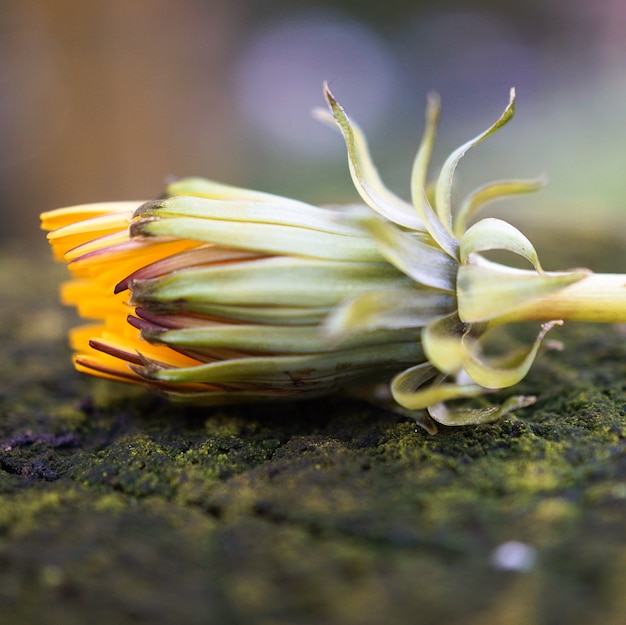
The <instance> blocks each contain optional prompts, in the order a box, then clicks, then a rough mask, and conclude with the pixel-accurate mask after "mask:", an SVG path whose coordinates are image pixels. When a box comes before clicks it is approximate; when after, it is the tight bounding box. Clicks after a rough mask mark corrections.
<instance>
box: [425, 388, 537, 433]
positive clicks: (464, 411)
mask: <svg viewBox="0 0 626 625" xmlns="http://www.w3.org/2000/svg"><path fill="white" fill-rule="evenodd" d="M536 400H537V398H536V397H533V396H532V395H515V396H513V397H509V398H508V399H507V400H506V401H505V402H504V403H503V404H502V405H501V406H489V407H488V408H457V409H450V408H448V407H447V406H446V405H445V404H444V403H439V404H435V405H433V406H430V407H429V408H428V412H429V414H430V416H431V417H432V418H433V419H434V420H435V421H436V422H437V423H441V425H448V426H459V425H479V424H481V423H491V422H492V421H497V420H498V419H500V418H501V417H503V416H504V415H506V414H508V413H509V412H513V411H514V410H519V409H520V408H526V407H527V406H531V405H532V404H534V403H535V401H536Z"/></svg>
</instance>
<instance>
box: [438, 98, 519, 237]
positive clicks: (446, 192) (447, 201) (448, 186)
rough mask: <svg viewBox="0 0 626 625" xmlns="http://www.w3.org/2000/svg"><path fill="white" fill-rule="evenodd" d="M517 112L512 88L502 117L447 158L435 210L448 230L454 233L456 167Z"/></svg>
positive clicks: (439, 181) (441, 173)
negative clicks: (454, 181)
mask: <svg viewBox="0 0 626 625" xmlns="http://www.w3.org/2000/svg"><path fill="white" fill-rule="evenodd" d="M514 112H515V89H511V92H510V97H509V103H508V105H507V107H506V108H505V109H504V112H503V113H502V115H500V117H499V118H498V119H497V120H496V122H495V123H494V124H493V125H491V126H490V127H489V128H487V130H485V131H484V132H482V133H480V134H479V135H477V136H476V137H474V138H473V139H470V140H469V141H467V142H466V143H464V144H463V145H462V146H460V147H459V148H457V149H456V150H454V152H452V154H450V156H449V157H448V158H447V159H446V161H445V163H444V164H443V167H442V168H441V172H440V174H439V178H438V179H437V187H436V189H435V198H436V199H435V210H436V211H437V215H438V216H439V219H440V220H441V223H443V224H444V225H445V227H446V229H447V230H448V232H449V233H450V234H451V235H452V234H453V229H452V180H453V178H454V172H455V171H456V167H457V165H458V164H459V161H460V160H461V159H462V158H463V156H464V155H465V153H466V152H467V151H468V150H470V149H471V148H473V147H475V146H477V145H478V144H479V143H481V142H482V141H484V140H485V139H486V138H487V137H489V136H490V135H492V134H493V133H494V132H496V131H497V130H498V129H499V128H502V126H504V125H505V124H506V123H507V122H508V121H509V120H510V119H511V118H512V117H513V114H514Z"/></svg>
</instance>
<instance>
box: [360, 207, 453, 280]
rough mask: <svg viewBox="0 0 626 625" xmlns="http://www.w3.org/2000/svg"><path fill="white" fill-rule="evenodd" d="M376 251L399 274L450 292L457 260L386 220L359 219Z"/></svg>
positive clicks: (373, 218) (375, 218)
mask: <svg viewBox="0 0 626 625" xmlns="http://www.w3.org/2000/svg"><path fill="white" fill-rule="evenodd" d="M362 224H363V226H364V227H365V228H366V229H367V230H368V231H369V233H370V234H371V235H372V237H373V238H374V240H375V241H376V244H377V246H378V249H379V250H380V253H381V254H382V255H383V256H384V257H385V258H386V259H387V260H388V261H389V262H390V263H391V264H392V265H394V266H395V267H397V268H398V269H399V270H400V271H402V273H404V274H406V275H407V276H409V277H410V278H411V279H412V280H414V281H415V282H418V283H419V284H423V285H424V286H429V287H433V288H436V289H441V290H444V291H449V292H454V289H455V283H456V272H457V269H458V263H457V262H456V260H453V259H452V258H450V256H448V255H447V254H445V253H444V252H442V251H441V249H439V248H438V247H436V246H434V245H430V244H428V243H424V242H423V241H421V240H420V239H419V238H417V237H415V236H412V234H411V233H409V232H406V231H403V230H401V229H400V228H398V227H397V226H395V225H394V224H392V223H391V222H389V221H386V220H383V219H380V218H377V217H375V216H374V217H372V218H368V219H363V220H362Z"/></svg>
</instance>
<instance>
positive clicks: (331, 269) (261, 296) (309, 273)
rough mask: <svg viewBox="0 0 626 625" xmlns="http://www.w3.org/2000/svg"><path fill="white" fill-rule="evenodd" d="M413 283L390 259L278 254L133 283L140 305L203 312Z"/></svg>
mask: <svg viewBox="0 0 626 625" xmlns="http://www.w3.org/2000/svg"><path fill="white" fill-rule="evenodd" d="M410 284H411V280H410V279H409V278H407V277H406V276H404V275H402V274H401V273H399V272H398V271H397V270H396V269H395V268H394V267H392V266H390V265H389V264H387V263H364V262H360V263H348V262H344V263H337V262H331V261H324V260H312V259H301V258H300V259H299V258H281V257H278V258H262V259H259V260H254V261H244V262H241V263H238V262H235V263H228V264H224V265H215V266H212V267H203V268H194V269H188V270H184V271H178V272H175V273H172V274H170V275H168V276H165V277H162V278H155V279H149V280H136V281H131V285H130V286H131V291H132V303H133V304H134V305H139V306H145V307H146V308H148V309H149V310H159V311H161V310H165V309H169V310H177V311H180V312H199V313H202V312H204V309H203V306H204V305H205V304H206V305H209V306H211V305H214V304H221V305H232V304H236V305H239V306H247V305H250V306H274V307H276V308H280V307H283V306H287V307H298V306H302V305H303V303H304V302H306V304H307V305H308V306H311V307H314V308H318V307H322V306H335V305H337V304H338V303H339V302H340V301H341V300H342V299H344V298H345V297H346V296H349V295H351V294H356V293H359V292H365V291H372V290H377V289H385V288H390V287H393V286H400V287H404V286H409V285H410Z"/></svg>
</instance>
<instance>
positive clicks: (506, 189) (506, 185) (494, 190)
mask: <svg viewBox="0 0 626 625" xmlns="http://www.w3.org/2000/svg"><path fill="white" fill-rule="evenodd" d="M545 184H546V179H545V178H544V177H540V178H537V179H535V180H498V181H497V182H490V183H489V184H486V185H484V186H482V187H479V188H478V189H476V190H475V191H473V192H472V193H470V194H469V195H468V196H467V197H466V198H465V199H464V200H463V203H462V204H461V206H460V207H459V210H458V211H457V213H456V215H455V217H454V233H455V234H456V236H457V237H458V238H459V239H460V238H462V236H463V233H464V232H465V230H466V229H467V224H468V223H469V221H470V220H471V219H472V218H473V217H474V216H475V215H476V213H477V212H478V211H479V210H480V209H482V208H483V207H484V206H485V205H486V204H489V203H490V202H494V201H496V200H502V199H504V198H507V197H510V196H512V195H518V194H520V193H532V192H533V191H538V190H539V189H541V188H542V187H543V186H545Z"/></svg>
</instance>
